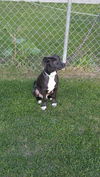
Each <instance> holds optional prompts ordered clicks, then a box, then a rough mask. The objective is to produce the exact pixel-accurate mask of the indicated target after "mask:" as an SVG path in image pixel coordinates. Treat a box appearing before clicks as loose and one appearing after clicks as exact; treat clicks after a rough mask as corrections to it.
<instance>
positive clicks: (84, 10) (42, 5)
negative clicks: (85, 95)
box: [0, 0, 100, 75]
mask: <svg viewBox="0 0 100 177" xmlns="http://www.w3.org/2000/svg"><path fill="white" fill-rule="evenodd" d="M51 1H52V0H51ZM51 1H50V0H46V1H43V0H42V1H37V2H36V1H34V0H33V1H32V0H26V1H20V0H19V1H17V0H15V1H14V0H9V1H5V0H1V1H0V71H1V72H0V73H1V75H4V74H5V75H7V74H8V73H10V75H11V74H13V73H15V74H17V72H18V73H19V71H21V72H22V73H23V72H26V73H27V72H31V71H34V72H37V71H40V70H41V69H42V66H41V61H42V58H43V57H44V56H48V55H54V54H57V55H59V56H61V57H62V59H63V54H64V48H66V49H67V47H66V46H64V41H65V38H66V34H65V31H66V18H67V17H66V12H67V9H68V3H65V2H67V0H66V1H64V0H62V1H60V0H53V1H52V2H51ZM77 1H78V2H82V4H81V3H74V2H76V1H75V0H73V1H72V6H71V14H70V15H71V18H70V24H69V25H70V30H69V35H68V36H69V38H68V49H67V62H68V66H67V68H71V70H73V69H76V68H79V69H80V68H81V69H84V68H85V69H86V68H89V69H90V70H91V71H93V70H94V71H98V72H99V71H100V70H99V69H100V43H99V42H100V40H99V38H100V33H99V32H100V31H99V30H100V15H99V13H100V4H99V0H97V1H95V0H94V1H93V0H92V2H94V4H84V2H85V3H87V2H90V1H89V0H88V1H86V0H85V1H84V0H83V1H81V0H77ZM61 2H62V3H61ZM96 3H97V4H96Z"/></svg>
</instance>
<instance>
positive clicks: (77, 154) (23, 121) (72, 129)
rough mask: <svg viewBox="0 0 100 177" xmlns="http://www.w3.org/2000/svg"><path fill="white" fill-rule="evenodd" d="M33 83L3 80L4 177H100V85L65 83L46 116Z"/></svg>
mask: <svg viewBox="0 0 100 177" xmlns="http://www.w3.org/2000/svg"><path fill="white" fill-rule="evenodd" d="M32 83H33V81H32V80H24V81H18V80H15V81H14V80H13V81H0V177H99V170H100V164H99V155H100V153H99V148H100V144H99V130H100V129H99V125H100V121H99V119H100V80H97V79H94V80H88V79H87V80H80V79H76V80H73V79H68V80H65V79H62V80H60V85H59V91H58V106H57V107H56V108H52V107H51V105H50V103H48V109H47V110H46V111H45V112H44V111H42V110H41V109H40V106H39V105H38V104H37V103H36V101H35V98H33V97H32V95H31V90H32Z"/></svg>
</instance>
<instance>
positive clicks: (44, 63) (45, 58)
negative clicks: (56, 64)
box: [42, 57, 50, 67]
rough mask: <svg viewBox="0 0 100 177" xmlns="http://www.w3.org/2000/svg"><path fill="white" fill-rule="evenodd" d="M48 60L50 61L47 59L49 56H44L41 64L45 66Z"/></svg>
mask: <svg viewBox="0 0 100 177" xmlns="http://www.w3.org/2000/svg"><path fill="white" fill-rule="evenodd" d="M49 61H50V60H49V57H44V58H43V60H42V64H43V66H44V67H45V66H46V64H47V63H48V62H49Z"/></svg>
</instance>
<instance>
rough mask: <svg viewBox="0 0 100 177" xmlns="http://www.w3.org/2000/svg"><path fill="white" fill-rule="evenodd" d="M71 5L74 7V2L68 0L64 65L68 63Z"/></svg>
mask: <svg viewBox="0 0 100 177" xmlns="http://www.w3.org/2000/svg"><path fill="white" fill-rule="evenodd" d="M71 5H72V0H68V6H67V14H66V30H65V38H64V49H63V62H64V63H66V61H67V52H68V39H69V27H70V17H71Z"/></svg>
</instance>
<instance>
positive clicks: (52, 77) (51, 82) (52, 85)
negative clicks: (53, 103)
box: [48, 71, 57, 93]
mask: <svg viewBox="0 0 100 177" xmlns="http://www.w3.org/2000/svg"><path fill="white" fill-rule="evenodd" d="M56 74H57V73H56V71H54V72H52V73H51V74H50V75H48V76H49V82H48V93H50V92H51V91H53V90H54V88H55V85H56V82H55V76H56Z"/></svg>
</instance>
